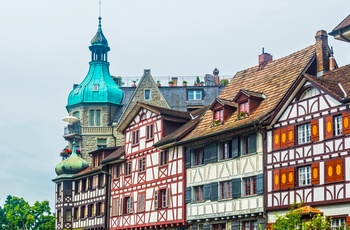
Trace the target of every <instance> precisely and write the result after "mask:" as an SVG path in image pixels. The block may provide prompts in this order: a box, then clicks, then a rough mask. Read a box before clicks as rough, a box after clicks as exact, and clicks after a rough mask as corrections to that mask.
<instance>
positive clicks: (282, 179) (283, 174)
mask: <svg viewBox="0 0 350 230" xmlns="http://www.w3.org/2000/svg"><path fill="white" fill-rule="evenodd" d="M279 181H280V188H281V189H286V188H288V185H287V181H288V172H287V169H286V168H284V169H281V170H280V180H279Z"/></svg>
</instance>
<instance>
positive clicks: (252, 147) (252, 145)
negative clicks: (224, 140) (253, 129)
mask: <svg viewBox="0 0 350 230" xmlns="http://www.w3.org/2000/svg"><path fill="white" fill-rule="evenodd" d="M255 152H256V133H252V134H250V135H249V137H248V153H255Z"/></svg>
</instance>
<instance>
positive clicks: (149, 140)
mask: <svg viewBox="0 0 350 230" xmlns="http://www.w3.org/2000/svg"><path fill="white" fill-rule="evenodd" d="M153 140H154V137H152V138H150V139H146V142H151V141H153Z"/></svg>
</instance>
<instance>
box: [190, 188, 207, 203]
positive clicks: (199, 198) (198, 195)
mask: <svg viewBox="0 0 350 230" xmlns="http://www.w3.org/2000/svg"><path fill="white" fill-rule="evenodd" d="M193 196H194V197H193V198H194V199H193V200H194V201H195V202H203V201H204V200H205V199H204V185H199V186H194V187H193Z"/></svg>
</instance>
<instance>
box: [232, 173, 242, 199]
mask: <svg viewBox="0 0 350 230" xmlns="http://www.w3.org/2000/svg"><path fill="white" fill-rule="evenodd" d="M240 196H241V179H240V178H234V179H232V198H238V197H240Z"/></svg>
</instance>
